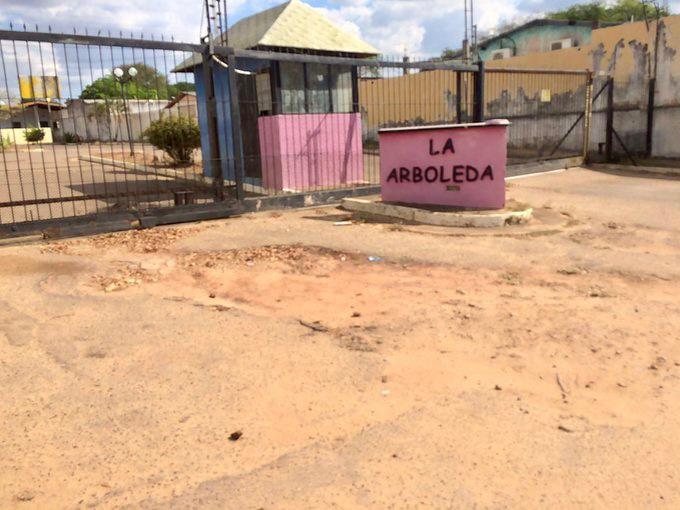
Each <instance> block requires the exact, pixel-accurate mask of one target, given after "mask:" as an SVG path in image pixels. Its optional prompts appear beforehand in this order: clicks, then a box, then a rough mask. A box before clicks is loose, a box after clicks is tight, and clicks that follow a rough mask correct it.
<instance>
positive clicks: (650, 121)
mask: <svg viewBox="0 0 680 510" xmlns="http://www.w3.org/2000/svg"><path fill="white" fill-rule="evenodd" d="M655 93H656V78H650V79H649V95H648V96H647V140H646V142H647V143H646V147H645V152H646V153H647V157H648V158H651V157H652V144H653V140H654V94H655Z"/></svg>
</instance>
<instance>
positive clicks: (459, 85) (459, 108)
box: [456, 71, 463, 124]
mask: <svg viewBox="0 0 680 510" xmlns="http://www.w3.org/2000/svg"><path fill="white" fill-rule="evenodd" d="M456 122H457V123H458V124H460V123H461V122H463V76H462V74H461V72H460V71H456Z"/></svg>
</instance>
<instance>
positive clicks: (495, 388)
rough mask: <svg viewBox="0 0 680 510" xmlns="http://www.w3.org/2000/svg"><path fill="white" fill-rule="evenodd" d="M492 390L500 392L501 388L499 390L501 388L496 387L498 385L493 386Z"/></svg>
mask: <svg viewBox="0 0 680 510" xmlns="http://www.w3.org/2000/svg"><path fill="white" fill-rule="evenodd" d="M493 389H494V390H496V391H501V390H502V389H503V388H501V387H500V386H498V384H497V385H496V386H494V388H493Z"/></svg>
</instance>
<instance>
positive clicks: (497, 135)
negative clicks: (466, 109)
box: [379, 120, 509, 209]
mask: <svg viewBox="0 0 680 510" xmlns="http://www.w3.org/2000/svg"><path fill="white" fill-rule="evenodd" d="M508 125H509V122H508V121H507V120H492V121H488V122H480V123H474V124H451V125H439V126H418V127H411V128H388V129H381V130H380V132H379V136H380V184H381V188H382V192H381V194H382V199H383V201H384V202H398V203H405V204H424V205H442V206H453V207H467V208H471V209H502V208H503V207H504V206H505V165H506V160H507V127H508Z"/></svg>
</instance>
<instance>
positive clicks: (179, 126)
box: [144, 117, 201, 163]
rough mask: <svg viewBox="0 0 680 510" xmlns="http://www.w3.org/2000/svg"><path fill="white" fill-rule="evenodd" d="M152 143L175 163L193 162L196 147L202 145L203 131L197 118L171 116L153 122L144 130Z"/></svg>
mask: <svg viewBox="0 0 680 510" xmlns="http://www.w3.org/2000/svg"><path fill="white" fill-rule="evenodd" d="M144 137H145V138H146V139H147V140H149V142H151V144H152V145H153V146H154V147H156V148H157V149H160V150H162V151H164V152H166V153H167V154H168V156H170V158H172V160H173V161H174V162H175V163H191V162H192V161H193V152H194V149H197V148H198V147H200V146H201V131H200V130H199V128H198V124H197V123H196V121H195V120H193V119H190V118H187V117H170V118H168V119H160V120H157V121H155V122H152V123H151V125H150V126H149V127H148V128H147V129H146V131H144Z"/></svg>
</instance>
